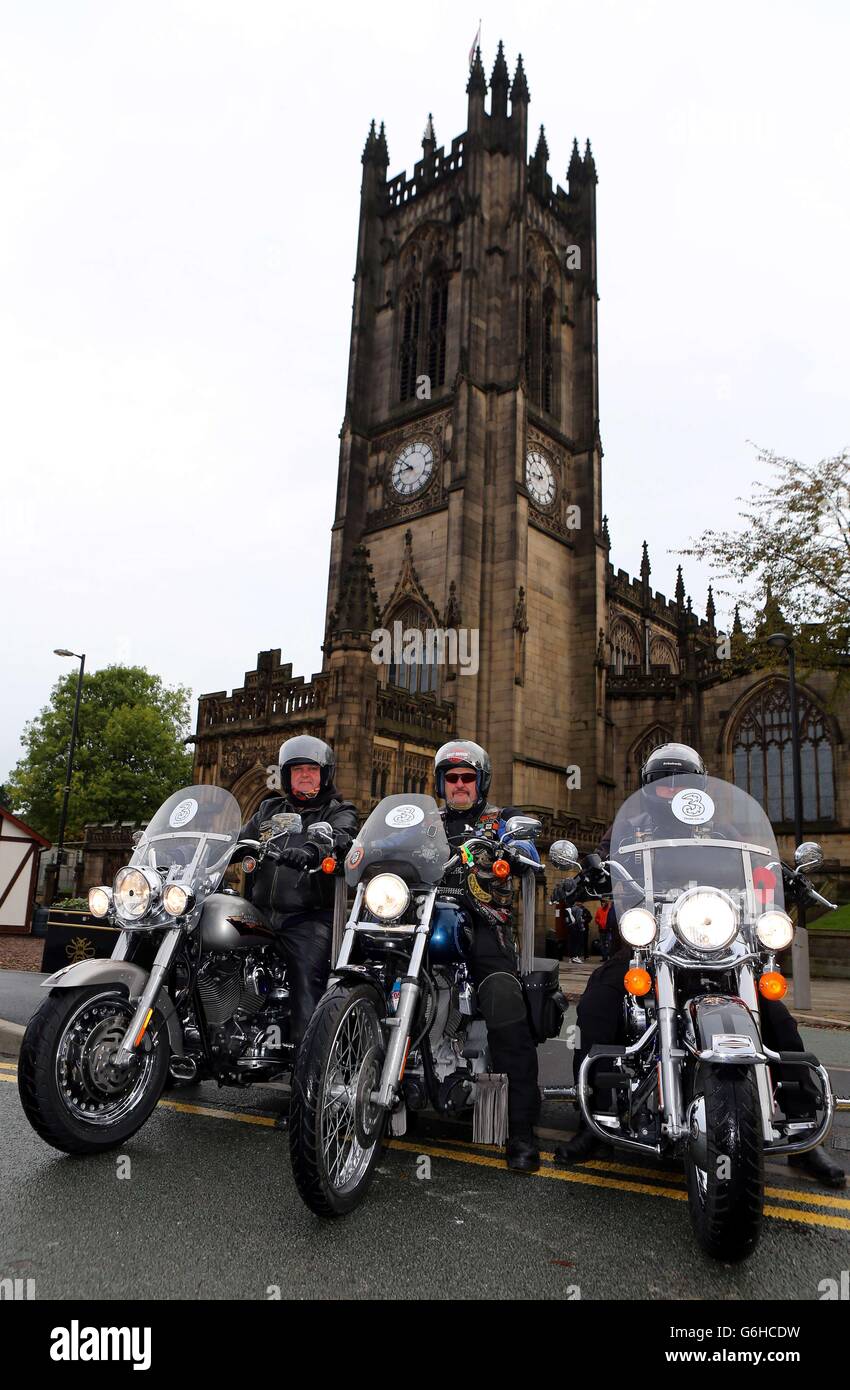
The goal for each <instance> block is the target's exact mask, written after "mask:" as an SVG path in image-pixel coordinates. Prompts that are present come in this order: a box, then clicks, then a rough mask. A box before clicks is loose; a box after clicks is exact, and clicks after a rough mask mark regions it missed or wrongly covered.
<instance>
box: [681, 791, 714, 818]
mask: <svg viewBox="0 0 850 1390" xmlns="http://www.w3.org/2000/svg"><path fill="white" fill-rule="evenodd" d="M670 805H671V807H672V810H673V815H674V816H675V817H676V820H680V821H681V822H682V824H683V825H705V823H706V821H709V820H711V818H712V817H713V815H714V802H713V801H712V799H711V797H710V796H709V794H708V792H703V791H699V790H698V789H697V788H696V787H686V788H685V790H684V791H681V792H677V793H676V795H675V796H674V797H673V800H672V801H671V803H670Z"/></svg>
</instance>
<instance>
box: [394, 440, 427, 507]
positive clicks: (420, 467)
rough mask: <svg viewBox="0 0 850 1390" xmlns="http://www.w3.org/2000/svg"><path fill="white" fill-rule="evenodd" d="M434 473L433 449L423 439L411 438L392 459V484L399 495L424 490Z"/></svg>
mask: <svg viewBox="0 0 850 1390" xmlns="http://www.w3.org/2000/svg"><path fill="white" fill-rule="evenodd" d="M433 474H434V451H433V449H432V448H431V445H430V444H426V443H425V440H424V439H411V440H410V442H409V443H408V444H405V446H404V448H403V449H402V450H401V451H400V452H399V453H398V454H396V456H395V458H394V459H393V467H392V474H391V479H392V485H393V489H394V491H395V492H396V493H397V494H398V496H399V497H414V496H415V495H416V494H417V493H418V492H422V491H424V489H425V488H426V487H427V486H428V484H429V483H430V481H431V478H432V477H433Z"/></svg>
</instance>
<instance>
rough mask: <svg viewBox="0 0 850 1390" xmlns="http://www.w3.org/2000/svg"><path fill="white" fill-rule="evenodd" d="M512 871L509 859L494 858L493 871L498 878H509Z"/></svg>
mask: <svg viewBox="0 0 850 1390" xmlns="http://www.w3.org/2000/svg"><path fill="white" fill-rule="evenodd" d="M510 871H511V866H510V864H509V863H508V861H507V859H494V861H493V873H494V874H495V875H496V878H507V876H508V874H509V873H510Z"/></svg>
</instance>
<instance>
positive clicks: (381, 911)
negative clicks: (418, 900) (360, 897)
mask: <svg viewBox="0 0 850 1390" xmlns="http://www.w3.org/2000/svg"><path fill="white" fill-rule="evenodd" d="M409 902H410V889H409V888H408V886H407V884H406V883H405V881H404V879H403V878H399V876H398V874H376V875H375V877H374V878H373V879H370V880H369V884H368V887H367V889H366V906H367V907H368V909H369V911H370V912H371V913H372V914H373V916H375V917H379V918H380V919H381V921H382V922H392V921H394V920H395V918H396V917H400V916H401V914H402V913H403V912H404V909H405V908H406V907H407V904H408V903H409Z"/></svg>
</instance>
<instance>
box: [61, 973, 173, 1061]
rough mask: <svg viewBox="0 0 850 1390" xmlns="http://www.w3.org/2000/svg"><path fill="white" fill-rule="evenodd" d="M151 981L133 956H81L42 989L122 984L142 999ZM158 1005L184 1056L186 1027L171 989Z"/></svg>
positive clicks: (164, 991) (162, 993)
mask: <svg viewBox="0 0 850 1390" xmlns="http://www.w3.org/2000/svg"><path fill="white" fill-rule="evenodd" d="M147 982H148V972H147V970H143V969H142V967H141V966H140V965H134V964H133V962H132V961H130V960H111V959H106V958H101V959H98V960H78V961H75V962H74V963H73V965H63V966H62V968H61V970H57V971H56V972H55V973H54V974H53V975H48V977H47V979H46V980H42V983H41V987H42V989H79V988H80V986H87V985H120V986H121V988H122V989H126V991H127V995H128V998H129V999H131V1000H133V999H138V998H139V996H140V995H141V993H142V990H143V989H144V987H145V985H146V984H147ZM156 1007H157V1008H158V1010H159V1012H160V1013H161V1014H162V1016H163V1018H164V1019H165V1022H166V1024H167V1025H168V1041H169V1045H170V1047H171V1051H172V1052H173V1053H174V1055H175V1056H176V1057H182V1055H183V1052H184V1048H183V1029H182V1027H181V1024H180V1020H179V1018H178V1017H177V1011H176V1010H175V1008H174V1004H173V1003H172V1000H171V995H170V994H169V993H168V990H167V989H165V988H163V989H161V990H160V992H159V995H158V996H157V1001H156Z"/></svg>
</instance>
